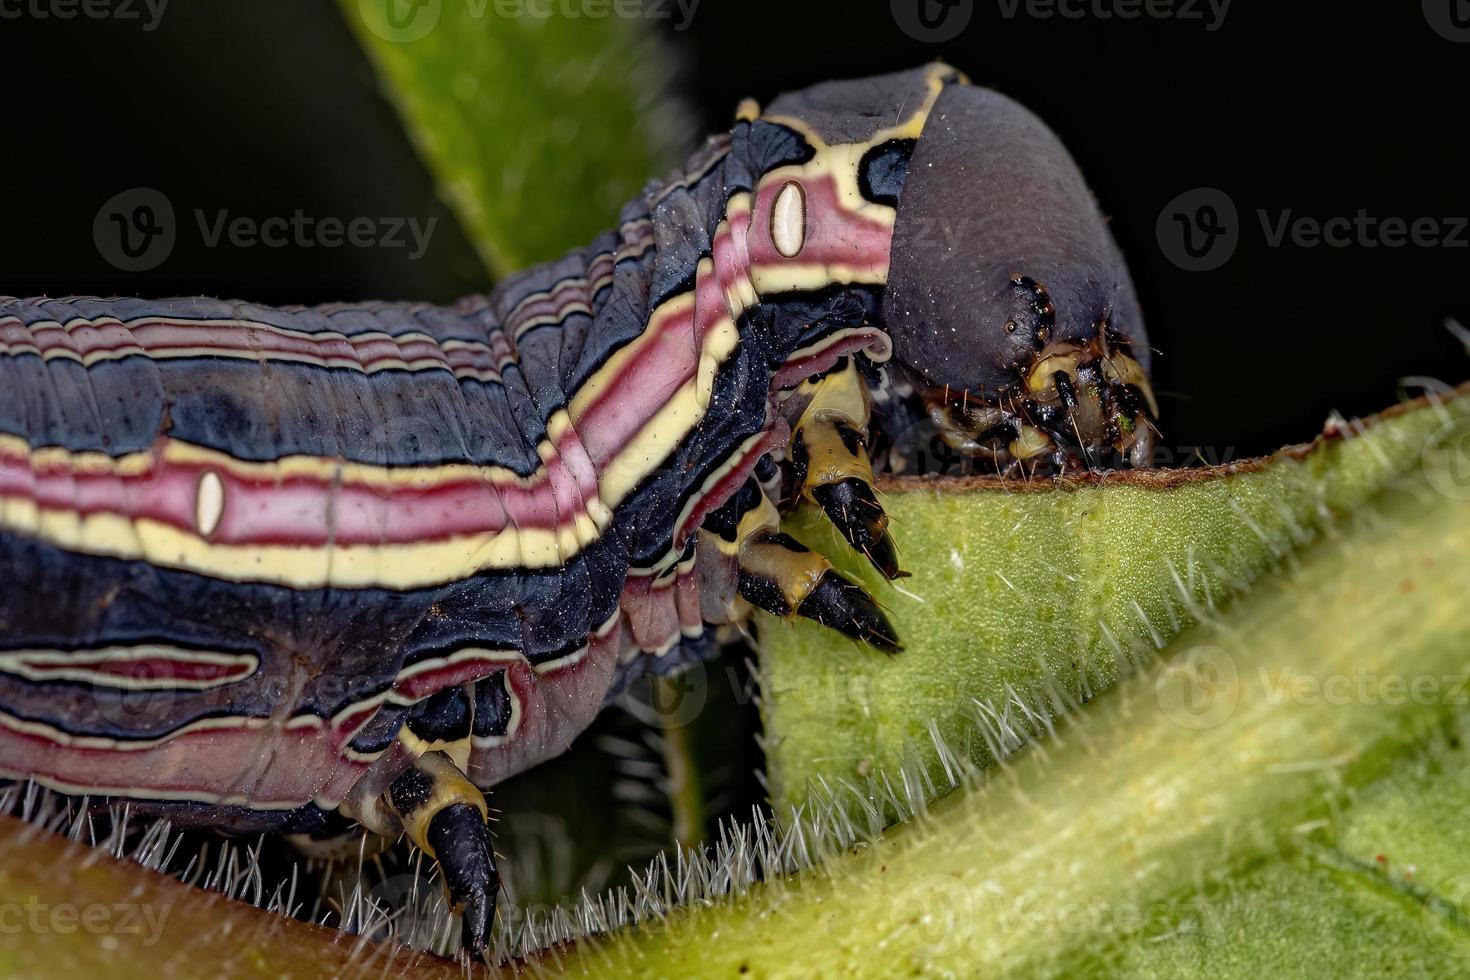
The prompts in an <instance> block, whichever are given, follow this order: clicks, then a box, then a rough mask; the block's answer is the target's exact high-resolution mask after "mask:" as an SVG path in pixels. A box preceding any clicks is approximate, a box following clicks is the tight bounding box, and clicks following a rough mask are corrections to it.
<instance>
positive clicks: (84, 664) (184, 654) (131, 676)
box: [0, 644, 260, 691]
mask: <svg viewBox="0 0 1470 980" xmlns="http://www.w3.org/2000/svg"><path fill="white" fill-rule="evenodd" d="M259 667H260V659H259V658H258V657H256V656H254V655H253V654H245V653H240V654H225V653H216V652H213V651H204V650H184V649H180V648H178V647H169V646H160V645H155V644H144V645H139V646H131V647H108V648H106V649H101V650H17V651H11V652H7V653H3V654H0V671H3V672H5V673H9V674H15V675H16V676H19V677H24V678H25V679H27V680H31V681H41V682H45V681H74V682H77V683H86V684H92V685H95V686H99V687H115V688H121V689H126V690H135V691H141V690H159V691H170V690H191V691H201V690H207V689H209V688H213V687H224V686H226V685H229V684H233V683H236V682H237V681H242V680H245V679H246V678H247V677H250V676H251V675H252V674H254V673H255V671H256V670H258V669H259Z"/></svg>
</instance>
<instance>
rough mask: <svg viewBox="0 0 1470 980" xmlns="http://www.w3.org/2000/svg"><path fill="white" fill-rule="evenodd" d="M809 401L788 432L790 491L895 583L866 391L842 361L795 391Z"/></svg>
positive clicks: (894, 556)
mask: <svg viewBox="0 0 1470 980" xmlns="http://www.w3.org/2000/svg"><path fill="white" fill-rule="evenodd" d="M797 397H805V398H807V399H809V401H807V404H806V408H805V409H804V410H803V411H802V414H801V418H800V419H799V420H797V423H796V425H795V426H793V427H792V432H791V461H792V465H793V467H794V469H795V480H796V491H797V493H799V494H800V496H802V497H805V498H806V499H807V500H810V501H812V502H813V503H815V504H817V505H818V506H819V507H821V508H822V510H823V511H825V512H826V514H827V517H828V519H829V520H831V521H832V523H833V524H834V525H836V527H837V530H838V531H840V532H841V533H842V536H843V537H844V538H846V539H847V541H848V543H849V544H851V545H852V546H853V547H854V548H856V549H857V550H859V551H861V552H862V553H863V554H865V555H867V556H868V560H869V561H871V562H872V563H873V565H874V567H876V568H877V569H878V571H880V572H882V573H883V574H884V576H886V577H887V578H898V577H899V576H900V575H902V574H904V573H903V572H901V571H899V567H898V553H897V551H896V550H895V549H894V547H893V539H892V538H891V537H890V536H889V534H888V515H887V514H885V513H884V512H883V506H882V505H881V504H879V503H878V498H877V497H876V496H875V495H874V493H873V464H872V463H871V462H870V461H869V460H868V450H867V445H866V442H867V432H868V414H869V404H868V389H867V385H866V384H865V382H864V381H863V377H862V375H861V374H859V373H858V369H857V366H856V365H855V364H854V363H853V362H851V361H846V362H844V363H843V364H841V365H839V366H838V367H837V368H835V369H834V370H832V371H830V372H828V373H827V374H825V375H823V376H822V377H820V378H818V379H816V380H814V381H807V382H805V383H803V384H802V386H801V387H800V388H798V389H797Z"/></svg>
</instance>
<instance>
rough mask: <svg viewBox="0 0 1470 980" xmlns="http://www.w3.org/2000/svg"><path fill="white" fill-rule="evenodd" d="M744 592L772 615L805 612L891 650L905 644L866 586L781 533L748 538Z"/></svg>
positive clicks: (743, 556)
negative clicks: (841, 572) (865, 588)
mask: <svg viewBox="0 0 1470 980" xmlns="http://www.w3.org/2000/svg"><path fill="white" fill-rule="evenodd" d="M739 591H740V595H741V597H742V598H743V599H745V601H746V602H749V603H750V604H751V605H753V606H755V607H757V608H759V609H764V610H765V611H766V612H769V613H771V614H772V615H776V616H781V617H783V618H786V619H790V618H793V617H796V616H801V617H803V618H805V619H810V620H813V621H814V622H818V623H821V624H822V625H823V626H826V627H828V628H830V629H835V630H837V631H838V632H839V633H842V634H843V635H844V636H850V637H852V638H853V639H855V640H861V641H863V642H865V643H869V644H871V645H873V646H875V647H877V648H878V649H880V650H884V651H886V652H888V653H896V652H897V651H899V650H900V649H902V647H901V645H900V644H899V641H898V633H897V632H896V631H895V630H894V628H893V625H892V624H891V623H889V622H888V618H887V617H886V616H884V615H883V611H882V610H881V609H879V608H878V604H877V602H875V601H874V600H873V597H872V596H870V595H868V593H867V592H866V591H865V590H864V589H863V587H862V586H861V585H858V584H857V583H856V582H852V581H850V580H848V579H847V578H845V577H844V576H843V575H841V574H840V573H839V572H837V571H836V570H835V569H834V568H833V567H832V565H831V563H830V562H828V561H827V559H826V558H823V557H822V556H821V555H819V554H817V553H816V552H814V551H811V550H809V549H807V548H806V547H804V546H802V545H801V544H800V543H799V542H797V541H796V540H795V539H794V538H792V537H791V536H790V535H787V534H784V533H782V532H779V531H765V532H761V533H759V534H756V535H752V536H751V537H750V538H748V539H747V540H746V541H744V542H743V544H742V546H741V549H740V581H739Z"/></svg>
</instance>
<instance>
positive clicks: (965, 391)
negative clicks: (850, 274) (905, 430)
mask: <svg viewBox="0 0 1470 980" xmlns="http://www.w3.org/2000/svg"><path fill="white" fill-rule="evenodd" d="M883 319H884V322H885V325H886V327H887V330H888V332H889V334H890V336H891V337H892V339H893V345H894V357H895V360H896V361H897V362H898V364H899V365H900V367H899V370H901V371H903V372H904V373H906V374H907V375H908V380H909V381H910V382H911V383H912V384H913V387H914V389H915V391H916V393H917V394H918V396H919V398H921V399H922V401H923V404H924V407H925V408H926V409H927V411H928V413H929V415H930V417H931V418H932V419H933V420H934V422H935V423H936V424H937V425H938V427H939V430H940V432H941V434H942V435H943V436H944V438H945V440H946V441H947V442H949V443H950V445H951V446H952V447H954V448H956V449H959V450H961V451H963V452H965V453H968V454H971V455H975V456H989V457H991V458H993V459H994V460H995V461H996V463H997V465H1001V466H1004V465H1008V464H1011V463H1013V462H1016V461H1022V462H1023V463H1025V464H1026V465H1027V467H1028V468H1030V467H1031V466H1032V465H1035V464H1037V463H1043V462H1044V463H1048V464H1050V465H1051V466H1053V467H1054V468H1055V469H1057V470H1059V471H1065V470H1068V469H1076V468H1092V467H1097V466H1108V465H1113V464H1115V463H1123V462H1126V463H1128V464H1130V465H1135V466H1142V465H1147V464H1148V462H1149V459H1150V457H1151V456H1152V453H1153V439H1154V433H1155V429H1154V422H1153V420H1154V418H1155V417H1156V416H1157V414H1158V409H1157V406H1156V405H1155V403H1154V398H1153V393H1152V391H1151V390H1150V388H1149V382H1148V365H1149V351H1148V340H1147V335H1146V334H1145V332H1144V326H1143V318H1142V316H1141V315H1140V313H1139V310H1138V300H1137V297H1136V296H1135V294H1134V290H1133V284H1132V282H1131V281H1130V280H1129V277H1128V270H1127V268H1126V267H1125V266H1124V263H1123V258H1122V256H1121V254H1120V253H1119V251H1118V247H1117V245H1116V244H1115V243H1114V241H1113V238H1112V235H1111V234H1110V233H1109V232H1108V229H1107V226H1106V223H1105V221H1104V219H1103V216H1102V214H1101V212H1100V211H1099V210H1098V207H1097V204H1096V203H1095V202H1094V200H1093V198H1092V195H1091V194H1090V193H1089V191H1088V189H1087V186H1086V184H1085V183H1084V182H1083V179H1082V175H1081V173H1080V172H1079V171H1078V169H1077V165H1076V164H1075V163H1074V162H1073V160H1072V158H1071V156H1070V155H1069V154H1068V153H1067V151H1066V149H1065V148H1064V147H1063V146H1062V144H1061V142H1060V141H1059V140H1058V139H1057V137H1056V135H1055V134H1053V133H1052V132H1051V130H1050V129H1048V128H1047V127H1046V126H1045V125H1044V124H1043V123H1042V122H1041V121H1040V120H1039V119H1037V118H1036V117H1035V116H1034V115H1032V114H1031V113H1030V112H1028V111H1027V110H1025V109H1024V108H1022V107H1021V106H1020V105H1018V104H1017V103H1015V102H1013V101H1011V100H1010V99H1008V98H1006V97H1004V96H1002V95H1000V94H998V93H996V92H992V91H989V90H987V89H982V88H974V87H971V86H967V85H951V86H948V87H946V88H945V89H944V91H943V92H942V93H941V94H940V96H939V98H938V100H937V101H936V103H935V105H934V108H933V110H932V112H931V113H930V115H929V118H928V120H927V122H926V123H925V125H924V129H923V132H922V135H921V136H920V137H919V139H918V142H917V144H916V145H915V147H914V151H913V156H912V158H911V160H910V163H909V168H908V177H907V180H906V181H905V184H904V187H903V191H902V194H901V196H900V198H899V202H898V216H897V221H896V224H895V226H894V237H893V246H892V252H891V259H890V267H889V273H888V286H887V289H886V291H885V295H884V299H883Z"/></svg>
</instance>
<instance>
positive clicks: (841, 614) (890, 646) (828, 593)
mask: <svg viewBox="0 0 1470 980" xmlns="http://www.w3.org/2000/svg"><path fill="white" fill-rule="evenodd" d="M796 614H797V615H798V616H804V617H806V618H807V619H811V620H815V621H816V622H818V623H821V624H822V625H823V626H827V627H830V628H832V629H834V630H837V632H839V633H842V634H843V635H844V636H850V637H852V638H853V639H855V640H862V641H863V642H865V643H867V644H869V645H871V646H875V647H877V648H878V649H879V650H882V651H883V652H884V653H898V652H899V651H900V650H902V649H903V644H901V643H899V642H898V633H897V632H896V631H895V630H894V628H893V624H891V623H890V622H888V617H887V616H884V615H883V610H881V609H879V608H878V603H876V602H874V601H873V597H872V596H870V595H868V593H867V592H866V591H865V590H864V589H863V587H862V586H861V585H858V584H857V583H856V582H853V581H850V580H849V579H847V578H846V577H845V576H843V575H841V574H839V573H837V572H835V571H829V572H827V574H825V575H823V576H822V578H821V580H820V581H819V582H817V587H816V588H815V589H813V590H812V592H811V595H809V596H807V597H806V598H805V599H804V600H802V603H801V605H800V606H798V607H797V610H796Z"/></svg>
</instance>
